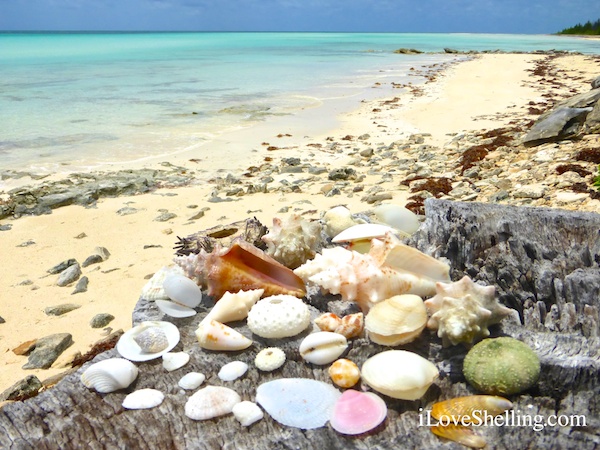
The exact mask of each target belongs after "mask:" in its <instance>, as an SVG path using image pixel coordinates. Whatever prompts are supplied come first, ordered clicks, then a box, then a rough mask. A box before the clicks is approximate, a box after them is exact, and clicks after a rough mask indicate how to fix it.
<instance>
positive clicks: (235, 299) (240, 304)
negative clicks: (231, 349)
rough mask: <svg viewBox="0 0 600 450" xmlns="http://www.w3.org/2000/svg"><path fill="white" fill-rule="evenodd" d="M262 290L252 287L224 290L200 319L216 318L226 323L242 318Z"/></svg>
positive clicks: (245, 315) (259, 296) (246, 314)
mask: <svg viewBox="0 0 600 450" xmlns="http://www.w3.org/2000/svg"><path fill="white" fill-rule="evenodd" d="M264 292H265V290H264V289H252V290H250V291H239V292H237V293H231V292H225V293H224V294H223V297H221V298H220V299H219V301H217V302H216V303H215V306H213V307H212V309H211V310H210V312H209V313H208V314H207V315H206V317H204V319H202V321H203V322H204V321H208V320H216V321H217V322H221V323H227V322H235V321H236V320H243V319H245V318H246V317H247V316H248V311H250V308H252V306H254V304H255V303H256V302H257V301H258V300H259V299H260V298H261V297H262V295H263V294H264Z"/></svg>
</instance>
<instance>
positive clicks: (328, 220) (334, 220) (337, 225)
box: [321, 206, 360, 238]
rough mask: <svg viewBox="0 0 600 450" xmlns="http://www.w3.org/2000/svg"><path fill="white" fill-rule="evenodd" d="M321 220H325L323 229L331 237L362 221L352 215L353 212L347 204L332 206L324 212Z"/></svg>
mask: <svg viewBox="0 0 600 450" xmlns="http://www.w3.org/2000/svg"><path fill="white" fill-rule="evenodd" d="M321 222H323V231H324V232H325V234H326V235H327V236H329V237H330V238H333V237H334V236H337V235H338V234H340V233H341V232H342V231H344V230H345V229H346V228H350V227H351V226H353V225H356V224H357V223H360V222H359V221H357V220H355V219H354V218H353V217H352V213H351V212H350V210H349V209H348V208H346V207H345V206H336V207H335V208H331V209H330V210H329V211H327V212H326V213H325V214H323V218H322V219H321Z"/></svg>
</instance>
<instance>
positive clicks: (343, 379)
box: [328, 358, 360, 388]
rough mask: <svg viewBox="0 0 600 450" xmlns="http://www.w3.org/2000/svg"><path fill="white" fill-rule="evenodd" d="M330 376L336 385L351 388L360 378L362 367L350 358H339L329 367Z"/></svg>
mask: <svg viewBox="0 0 600 450" xmlns="http://www.w3.org/2000/svg"><path fill="white" fill-rule="evenodd" d="M328 373H329V377H330V378H331V381H333V382H334V384H335V385H337V386H339V387H341V388H350V387H352V386H354V385H355V384H356V383H358V380H360V369H359V368H358V366H357V365H356V364H355V363H354V362H353V361H350V360H349V359H344V358H342V359H338V360H336V361H334V362H333V364H332V365H331V366H329V369H328Z"/></svg>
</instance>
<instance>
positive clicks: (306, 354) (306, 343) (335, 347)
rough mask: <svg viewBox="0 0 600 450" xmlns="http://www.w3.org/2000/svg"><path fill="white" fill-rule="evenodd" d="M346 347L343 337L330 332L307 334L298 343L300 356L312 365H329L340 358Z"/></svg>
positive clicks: (346, 342) (346, 343)
mask: <svg viewBox="0 0 600 450" xmlns="http://www.w3.org/2000/svg"><path fill="white" fill-rule="evenodd" d="M347 347H348V341H347V340H346V338H345V337H344V336H342V335H341V334H338V333H332V332H330V331H318V332H316V333H312V334H309V335H308V336H306V337H305V338H304V339H303V340H302V342H301V343H300V356H302V358H304V360H305V361H308V362H310V363H313V364H319V365H322V364H329V363H330V362H333V361H335V360H336V359H338V358H339V357H340V355H341V354H342V353H344V351H345V350H346V348H347Z"/></svg>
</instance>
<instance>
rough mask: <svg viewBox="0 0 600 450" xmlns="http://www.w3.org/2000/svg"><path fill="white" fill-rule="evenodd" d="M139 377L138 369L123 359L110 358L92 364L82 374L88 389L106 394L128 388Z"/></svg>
mask: <svg viewBox="0 0 600 450" xmlns="http://www.w3.org/2000/svg"><path fill="white" fill-rule="evenodd" d="M137 376H138V368H137V367H136V366H135V365H134V364H133V363H132V362H131V361H128V360H126V359H123V358H109V359H105V360H103V361H100V362H97V363H94V364H92V365H91V366H90V367H88V368H87V369H86V370H85V372H83V373H82V374H81V382H82V383H83V384H84V385H85V386H86V387H88V388H92V389H95V390H96V391H98V392H100V393H102V394H106V393H108V392H114V391H117V390H119V389H124V388H126V387H128V386H129V385H130V384H131V383H133V382H134V381H135V379H136V378H137Z"/></svg>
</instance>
